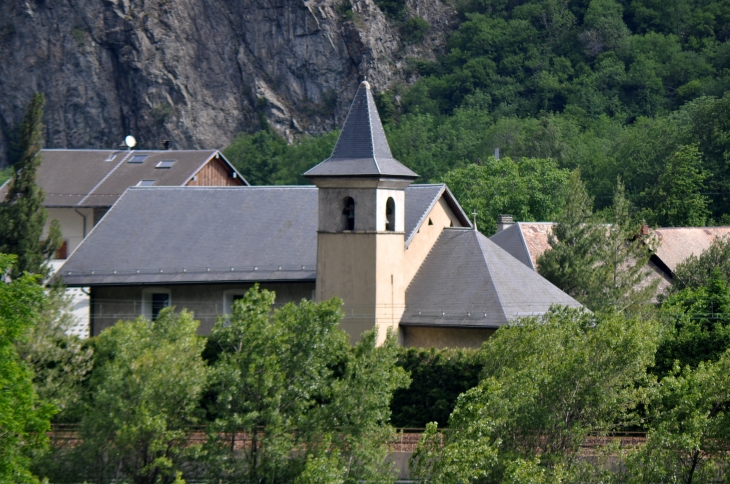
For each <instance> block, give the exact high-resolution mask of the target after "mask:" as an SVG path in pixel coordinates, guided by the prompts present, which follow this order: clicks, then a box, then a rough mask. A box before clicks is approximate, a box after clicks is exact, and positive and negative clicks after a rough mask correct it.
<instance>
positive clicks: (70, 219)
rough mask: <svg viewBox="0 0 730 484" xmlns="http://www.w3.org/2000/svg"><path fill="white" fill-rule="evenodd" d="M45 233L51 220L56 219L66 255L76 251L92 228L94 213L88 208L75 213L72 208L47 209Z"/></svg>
mask: <svg viewBox="0 0 730 484" xmlns="http://www.w3.org/2000/svg"><path fill="white" fill-rule="evenodd" d="M46 210H47V212H48V219H47V220H46V228H45V233H48V226H49V225H50V223H51V220H53V219H56V220H58V221H59V223H60V224H61V235H62V237H63V240H65V241H66V248H67V254H68V255H71V252H73V251H74V250H76V247H78V246H79V244H80V243H81V241H82V240H84V236H85V235H88V234H89V232H90V231H91V229H92V228H94V211H93V210H92V209H90V208H79V209H78V212H79V213H77V212H76V211H75V210H74V209H73V208H48V209H46ZM82 215H85V216H86V233H84V217H83V216H82Z"/></svg>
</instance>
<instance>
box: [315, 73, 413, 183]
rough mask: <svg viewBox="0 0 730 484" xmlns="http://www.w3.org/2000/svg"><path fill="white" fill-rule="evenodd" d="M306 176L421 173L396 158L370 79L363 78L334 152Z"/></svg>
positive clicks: (387, 175)
mask: <svg viewBox="0 0 730 484" xmlns="http://www.w3.org/2000/svg"><path fill="white" fill-rule="evenodd" d="M304 176H305V177H308V178H316V177H333V176H335V177H337V176H347V177H351V176H384V177H395V178H411V179H415V178H417V177H418V175H416V174H415V173H413V172H412V171H411V170H410V169H408V168H407V167H406V166H404V165H403V164H401V163H400V162H399V161H397V160H395V159H394V158H393V155H392V154H391V152H390V146H389V145H388V140H387V139H386V138H385V131H384V130H383V124H382V123H381V122H380V116H379V115H378V110H377V108H376V107H375V99H373V93H372V92H371V91H370V84H369V83H368V82H367V81H363V82H361V83H360V87H358V89H357V93H356V94H355V98H354V99H353V100H352V105H351V106H350V111H349V112H348V113H347V119H346V120H345V125H344V127H343V128H342V132H341V133H340V137H339V138H338V139H337V144H336V145H335V148H334V150H333V151H332V155H331V156H330V157H329V158H327V159H326V160H324V161H323V162H322V163H320V164H318V165H317V166H315V167H314V168H312V169H310V170H309V171H307V172H306V173H304Z"/></svg>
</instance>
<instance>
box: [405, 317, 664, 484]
mask: <svg viewBox="0 0 730 484" xmlns="http://www.w3.org/2000/svg"><path fill="white" fill-rule="evenodd" d="M658 340H659V328H658V325H657V324H656V322H655V321H652V320H650V319H646V318H637V319H629V318H625V317H623V316H621V315H616V314H611V315H608V316H600V317H597V318H596V317H593V316H592V315H591V314H590V313H588V312H587V311H581V310H575V309H569V308H553V309H552V310H551V311H550V312H548V313H547V314H545V315H543V316H540V317H536V318H524V319H521V320H519V321H516V322H514V323H513V324H511V325H510V326H508V327H504V328H500V330H499V331H497V333H496V334H495V335H494V336H493V337H492V338H490V339H489V340H487V342H486V343H485V344H484V345H483V346H482V350H481V351H482V352H484V361H485V362H486V364H485V368H484V372H483V374H482V379H481V381H480V382H479V385H478V386H477V387H475V388H473V389H471V390H469V391H467V392H465V393H464V394H462V395H461V396H460V397H459V400H458V402H457V404H456V408H455V409H454V411H453V413H452V414H451V418H450V421H449V428H448V429H445V430H442V431H441V435H439V434H438V432H437V429H436V426H435V424H429V428H428V429H427V431H426V433H425V434H424V436H423V438H422V440H421V443H419V447H418V449H417V451H416V453H415V454H414V456H413V460H412V469H413V471H414V473H415V475H416V478H417V479H420V482H446V483H462V482H587V481H588V479H589V477H590V475H591V474H592V473H599V472H601V471H600V470H596V469H592V468H591V466H590V465H589V464H588V463H586V462H585V461H582V460H580V459H576V458H575V457H576V456H577V455H578V452H579V451H580V449H581V444H582V442H583V440H584V439H585V437H586V436H587V435H588V434H589V433H594V434H595V433H598V434H605V433H607V432H611V431H613V430H616V429H620V428H624V426H626V425H629V424H636V423H638V418H637V417H638V415H637V409H638V408H639V406H640V405H641V404H644V403H646V399H645V395H646V389H645V388H646V385H647V384H649V383H650V381H651V380H650V378H649V377H648V376H647V372H646V370H647V368H648V367H649V366H651V365H652V364H653V360H654V352H655V351H656V346H657V343H658ZM520 476H522V477H520ZM604 480H605V479H604Z"/></svg>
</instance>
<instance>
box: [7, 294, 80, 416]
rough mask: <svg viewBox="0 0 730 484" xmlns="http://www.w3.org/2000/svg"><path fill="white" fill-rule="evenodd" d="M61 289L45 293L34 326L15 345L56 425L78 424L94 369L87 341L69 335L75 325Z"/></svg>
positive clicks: (65, 295) (66, 299) (67, 301)
mask: <svg viewBox="0 0 730 484" xmlns="http://www.w3.org/2000/svg"><path fill="white" fill-rule="evenodd" d="M69 302H70V301H69V296H68V295H67V294H66V292H65V290H64V288H63V287H51V288H50V290H48V291H47V297H46V298H45V300H44V302H43V305H42V307H41V309H40V311H39V314H38V317H37V318H36V320H35V324H34V325H33V326H32V327H31V328H30V330H29V333H28V337H27V338H25V339H24V340H23V341H21V342H20V343H19V344H18V345H17V348H18V354H19V355H20V357H21V358H22V359H23V361H25V363H26V364H27V365H28V366H29V367H30V368H31V369H32V370H33V384H34V386H35V389H36V392H37V393H38V395H39V396H40V398H41V399H42V400H44V401H46V402H49V403H53V405H55V407H56V408H57V409H58V413H57V414H56V415H55V417H54V421H55V422H63V423H72V422H79V421H80V420H81V417H82V414H83V400H84V396H85V393H86V389H87V385H86V383H87V381H88V378H89V377H90V375H91V370H92V367H93V356H94V351H93V348H92V343H91V342H90V341H88V340H87V341H84V340H82V339H80V338H79V337H78V336H73V335H68V334H66V331H67V330H68V329H69V328H70V326H71V325H72V324H74V323H75V318H74V317H73V315H72V314H71V311H70V310H69Z"/></svg>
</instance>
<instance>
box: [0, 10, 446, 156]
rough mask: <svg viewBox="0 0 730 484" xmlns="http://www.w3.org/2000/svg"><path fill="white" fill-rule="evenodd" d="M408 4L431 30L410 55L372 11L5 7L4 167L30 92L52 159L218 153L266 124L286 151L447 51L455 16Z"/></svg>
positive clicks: (0, 144) (1, 16)
mask: <svg viewBox="0 0 730 484" xmlns="http://www.w3.org/2000/svg"><path fill="white" fill-rule="evenodd" d="M343 2H345V3H343ZM409 2H410V3H409V4H408V10H409V12H410V13H411V14H412V15H415V14H418V15H419V16H421V17H423V18H425V19H426V20H427V21H428V22H430V23H431V24H432V29H431V32H430V33H429V35H428V36H427V39H426V40H425V41H424V42H422V43H421V44H420V45H417V46H404V45H403V43H402V42H401V39H400V38H399V35H398V29H397V28H396V27H395V26H394V25H393V24H392V22H390V21H389V20H388V19H387V18H386V17H385V16H384V15H383V13H382V12H381V11H380V10H379V9H378V8H377V7H376V6H375V4H374V3H373V1H372V0H8V1H3V2H0V59H1V60H2V62H0V166H3V164H5V163H6V162H7V159H8V149H9V145H10V144H11V141H12V135H13V127H14V126H16V125H17V123H19V122H20V121H21V119H22V116H23V109H24V106H25V104H26V103H27V101H28V100H29V99H30V97H31V95H32V94H33V93H34V92H36V91H39V92H43V93H45V94H46V98H47V106H46V125H47V128H46V131H47V132H46V146H47V147H50V148H113V147H116V146H118V145H119V143H120V142H121V140H122V139H123V138H124V136H125V135H127V134H132V135H134V136H135V137H136V138H137V139H138V142H139V147H140V148H148V149H151V148H158V147H159V146H160V143H161V141H162V140H170V141H171V147H173V148H176V149H185V148H223V147H225V146H226V145H227V144H228V143H229V142H230V141H231V140H232V139H233V137H234V136H235V135H236V133H238V132H240V131H252V130H255V129H257V128H258V127H259V126H260V123H261V120H262V118H264V117H265V118H266V119H267V120H268V121H269V122H270V123H271V124H272V125H273V126H274V127H275V128H276V129H277V131H279V132H280V133H282V134H283V135H284V136H286V137H288V138H289V139H292V138H293V137H294V136H296V135H297V134H298V133H305V132H306V133H319V132H323V131H326V130H330V129H332V128H334V127H336V126H338V125H341V124H342V122H343V117H344V115H345V114H346V110H347V107H348V105H349V101H350V99H351V98H352V96H353V95H354V92H355V90H356V88H357V84H358V82H359V81H360V80H362V79H363V78H367V80H368V81H370V83H371V84H372V85H373V86H374V88H375V89H376V90H378V89H384V88H387V87H388V86H390V85H392V84H393V83H394V82H399V81H404V80H407V79H406V78H405V77H406V74H405V69H404V66H405V58H406V57H408V56H420V57H424V56H432V55H433V52H434V51H435V50H438V49H439V47H440V46H441V45H442V44H443V40H444V37H445V32H446V31H447V30H448V28H449V26H450V25H451V24H452V21H453V10H451V9H450V8H449V7H447V6H446V5H444V4H443V3H441V2H440V0H409ZM350 9H351V10H350ZM348 10H350V11H351V13H348Z"/></svg>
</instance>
